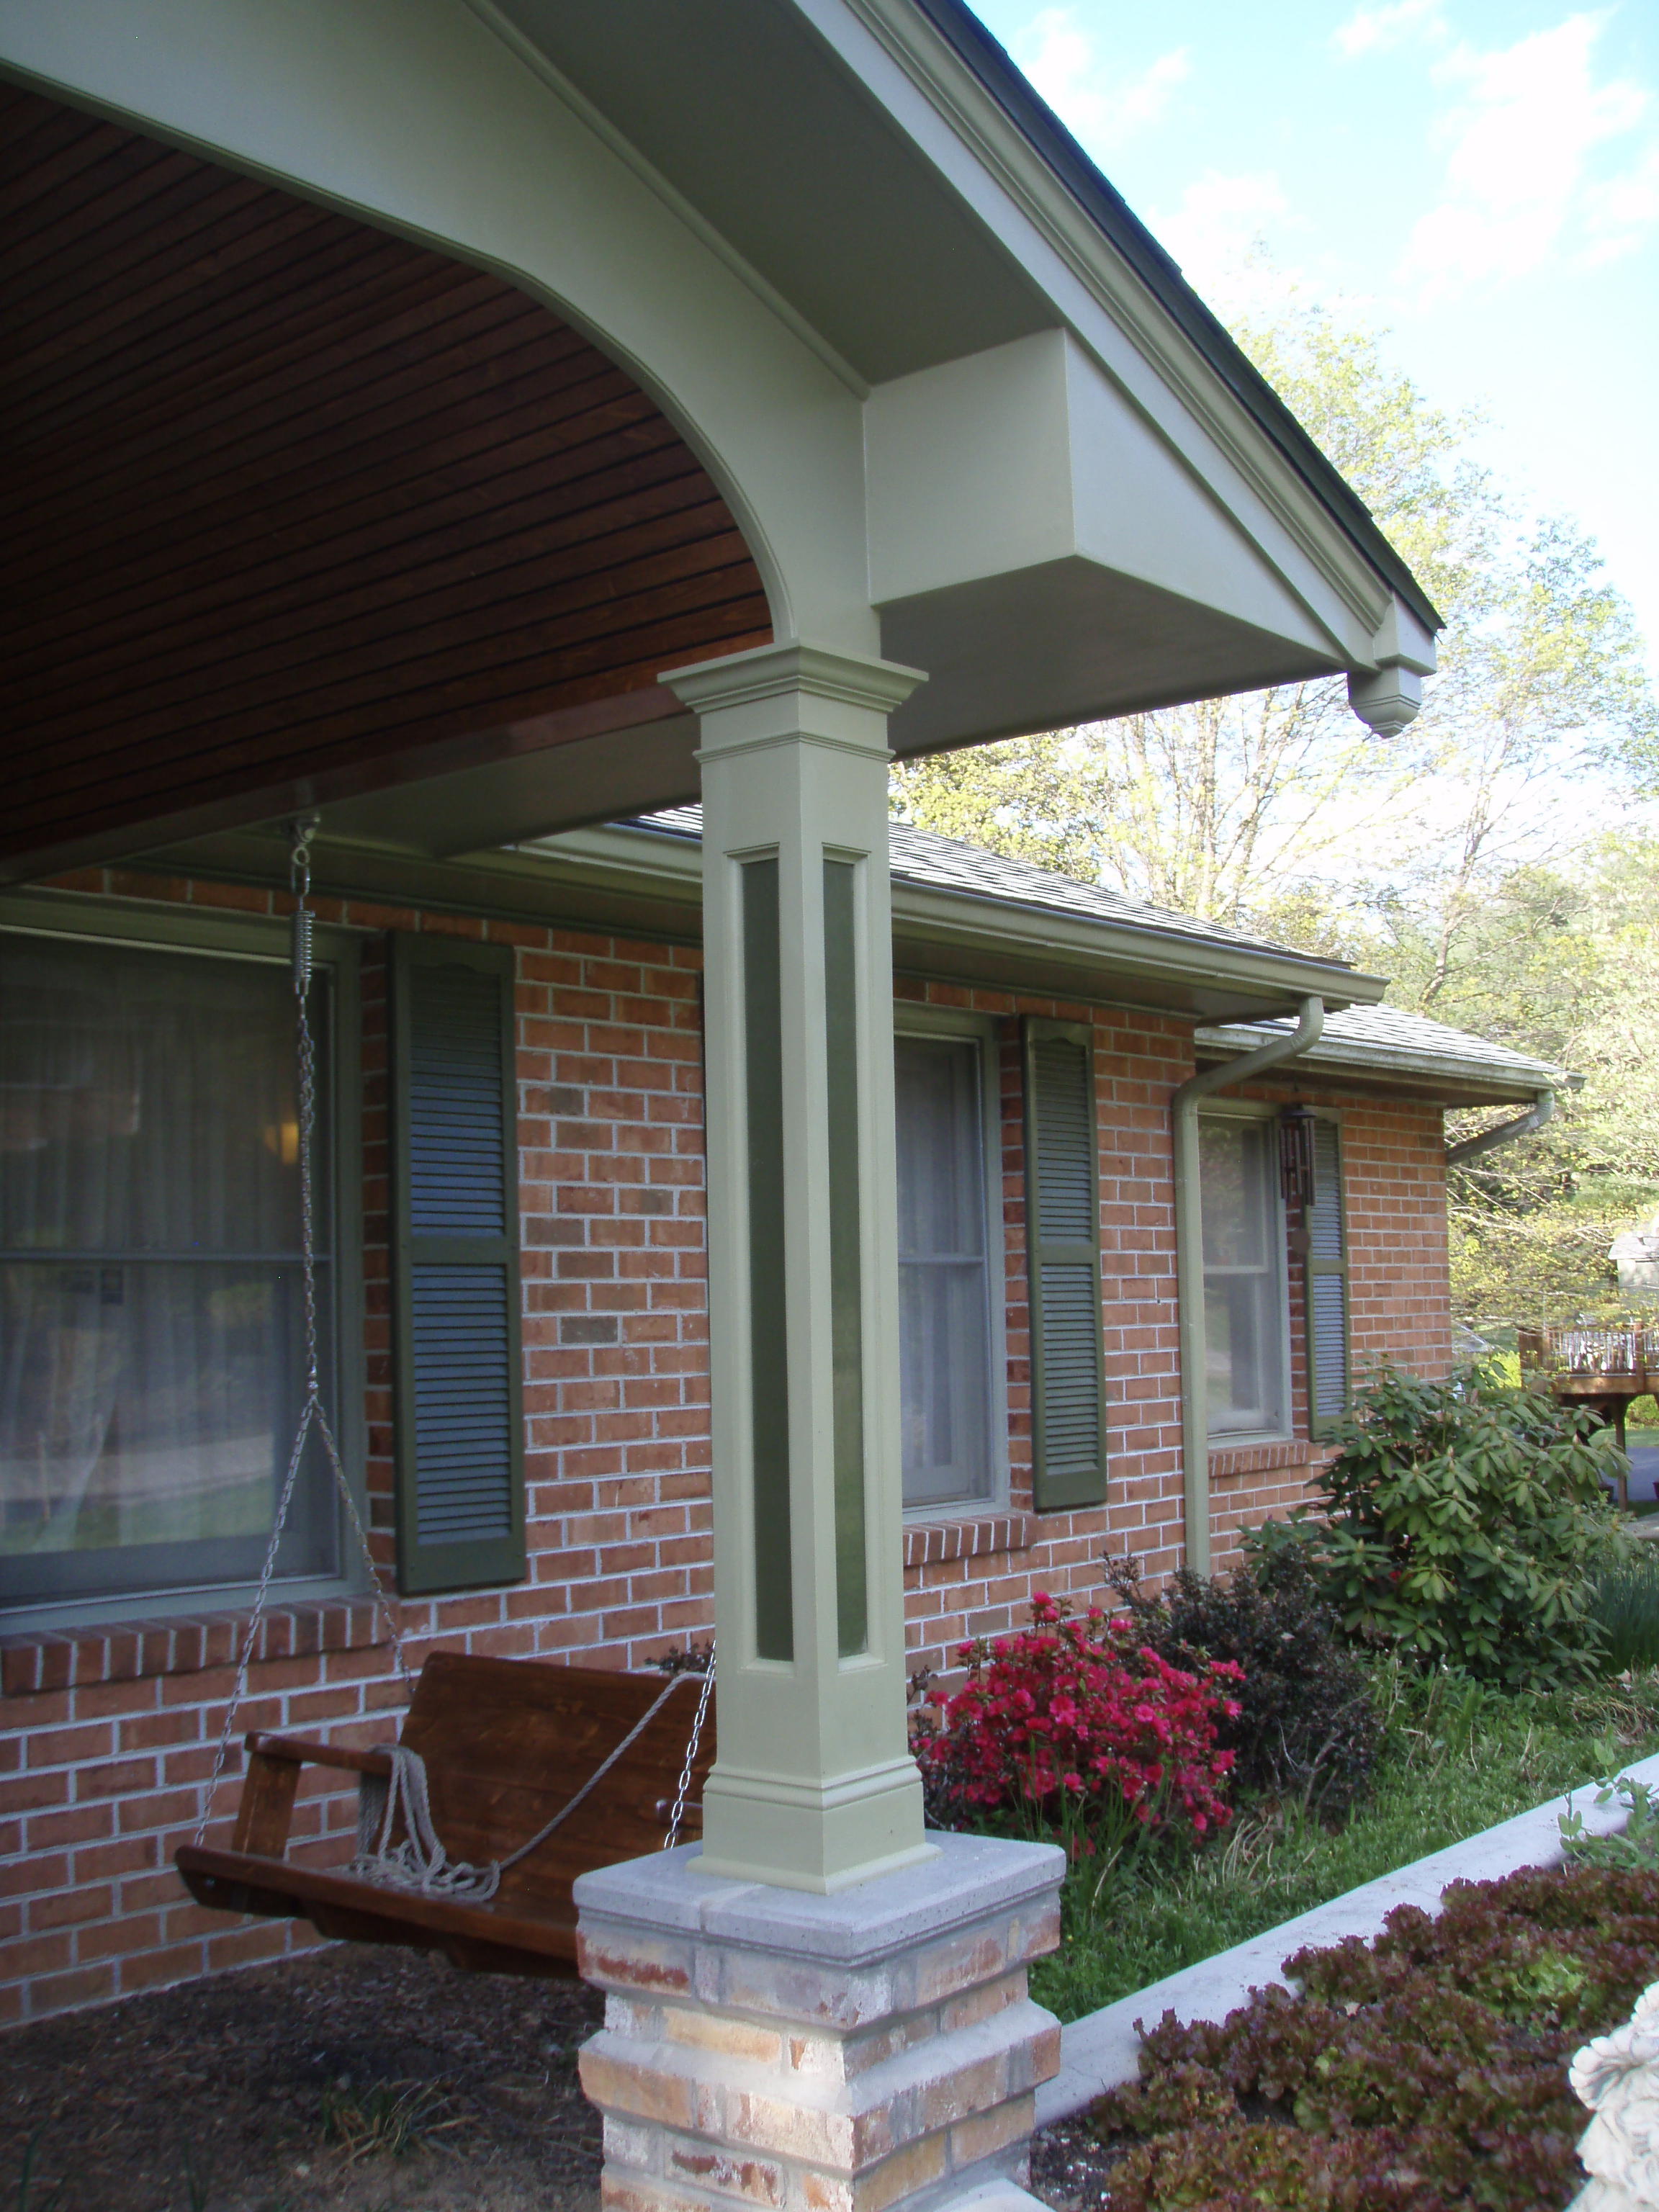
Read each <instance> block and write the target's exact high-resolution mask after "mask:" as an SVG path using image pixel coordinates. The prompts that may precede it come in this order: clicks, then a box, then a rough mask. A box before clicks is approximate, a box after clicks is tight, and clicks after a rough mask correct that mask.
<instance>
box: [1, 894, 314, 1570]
mask: <svg viewBox="0 0 1659 2212" xmlns="http://www.w3.org/2000/svg"><path fill="white" fill-rule="evenodd" d="M327 1014H328V998H327V987H326V983H325V981H323V979H320V978H319V988H318V990H317V994H316V996H315V997H314V998H313V1017H314V1019H315V1022H316V1027H317V1030H318V1034H319V1039H321V1040H324V1041H325V1040H326V1037H327V1034H328V1018H327ZM294 1084H295V1077H294V991H293V986H292V983H291V981H290V980H289V972H288V969H287V966H286V963H284V964H283V965H281V966H277V965H274V964H267V963H264V962H255V961H248V960H237V959H233V958H229V957H206V956H204V955H201V954H197V953H187V952H171V951H153V950H150V949H149V948H144V947H138V946H133V945H121V944H113V943H105V942H100V943H95V944H94V943H88V942H86V941H84V940H80V939H70V938H61V939H52V938H48V937H44V936H42V937H33V936H27V935H24V934H21V933H19V934H16V935H12V934H6V935H0V1595H3V1596H4V1597H5V1598H7V1599H9V1601H12V1602H14V1603H17V1602H27V1601H65V1600H75V1599H85V1598H96V1597H105V1596H111V1595H119V1594H122V1593H125V1592H128V1591H131V1592H134V1593H137V1592H141V1591H162V1590H167V1589H181V1588H188V1587H191V1586H196V1585H211V1584H214V1583H226V1582H236V1581H241V1580H245V1579H250V1580H251V1579H252V1577H254V1576H256V1575H257V1574H258V1571H259V1567H260V1563H261V1560H262V1559H263V1556H264V1547H265V1544H266V1541H267V1540H268V1537H269V1533H270V1524H271V1518H272V1514H273V1511H274V1510H275V1505H276V1493H277V1487H278V1485H279V1483H280V1480H281V1478H282V1475H283V1471H284V1469H285V1468H286V1463H287V1459H288V1455H289V1449H290V1448H291V1444H292V1439H293V1435H294V1429H295V1421H296V1419H297V1417H298V1413H299V1404H300V1386H301V1373H302V1334H301V1285H300V1254H299V1243H300V1176H299V1163H298V1142H297V1139H298V1131H297V1127H296V1119H295V1088H294ZM327 1095H328V1090H327V1083H326V1080H323V1081H321V1082H320V1083H319V1097H321V1098H324V1099H325V1098H326V1097H327ZM323 1119H324V1121H325V1122H326V1116H324V1117H323ZM325 1136H326V1132H324V1137H325ZM325 1150H326V1144H325V1141H324V1144H323V1145H322V1146H320V1147H319V1157H318V1160H317V1166H318V1170H319V1175H318V1189H319V1200H320V1201H321V1202H320V1205H319V1213H318V1230H319V1240H320V1244H321V1251H320V1253H319V1267H318V1287H319V1297H320V1299H321V1304H322V1308H323V1317H324V1328H323V1332H322V1334H323V1343H324V1347H325V1357H326V1352H327V1348H328V1346H329V1345H330V1342H331V1336H332V1328H331V1318H330V1316H331V1307H332V1304H333V1276H334V1268H333V1266H332V1264H331V1262H332V1253H331V1220H330V1214H329V1208H328V1203H327V1194H328V1190H329V1183H330V1176H329V1172H328V1163H327V1159H326V1157H325ZM324 1388H325V1390H328V1389H330V1388H331V1382H330V1378H329V1376H327V1375H326V1374H325V1377H324ZM336 1535H337V1528H336V1518H335V1515H334V1512H333V1509H332V1504H331V1493H330V1492H329V1490H328V1488H327V1487H326V1484H325V1479H324V1470H323V1469H322V1468H321V1466H320V1464H319V1463H313V1464H312V1465H310V1466H308V1467H307V1469H306V1470H305V1474H304V1479H303V1480H301V1486H300V1488H299V1490H298V1492H296V1495H295V1503H294V1505H293V1508H292V1510H291V1514H290V1518H289V1528H288V1534H287V1536H286V1538H285V1541H284V1542H283V1548H282V1552H281V1554H280V1555H279V1558H278V1560H277V1571H278V1573H279V1574H280V1575H283V1576H305V1577H312V1576H319V1575H327V1574H331V1573H333V1572H334V1571H336V1568H337V1559H336Z"/></svg>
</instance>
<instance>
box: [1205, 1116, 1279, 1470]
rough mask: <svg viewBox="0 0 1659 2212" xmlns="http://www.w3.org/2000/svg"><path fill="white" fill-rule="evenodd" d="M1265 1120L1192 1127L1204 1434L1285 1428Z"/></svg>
mask: <svg viewBox="0 0 1659 2212" xmlns="http://www.w3.org/2000/svg"><path fill="white" fill-rule="evenodd" d="M1276 1143H1277V1131H1276V1129H1275V1127H1274V1125H1273V1122H1271V1121H1261V1120H1245V1119H1244V1118H1243V1117H1242V1116H1236V1115H1224V1114H1206V1115H1202V1116H1200V1121H1199V1151H1200V1191H1201V1200H1200V1204H1201V1209H1202V1212H1203V1218H1204V1321H1205V1340H1206V1380H1207V1383H1208V1398H1209V1419H1210V1434H1211V1435H1212V1437H1221V1436H1244V1435H1252V1436H1257V1435H1271V1434H1274V1433H1277V1432H1279V1431H1281V1430H1283V1429H1284V1427H1285V1423H1286V1408H1285V1379H1284V1378H1285V1289H1284V1258H1283V1254H1284V1242H1285V1231H1284V1223H1283V1217H1282V1215H1281V1212H1280V1210H1279V1183H1278V1175H1277V1156H1276V1152H1275V1146H1276Z"/></svg>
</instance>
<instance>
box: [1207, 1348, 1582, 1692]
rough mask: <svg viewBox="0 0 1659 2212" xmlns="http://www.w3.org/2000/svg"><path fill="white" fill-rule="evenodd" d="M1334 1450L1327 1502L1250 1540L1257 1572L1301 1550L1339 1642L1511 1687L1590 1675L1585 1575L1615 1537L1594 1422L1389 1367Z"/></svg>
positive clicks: (1546, 1402)
mask: <svg viewBox="0 0 1659 2212" xmlns="http://www.w3.org/2000/svg"><path fill="white" fill-rule="evenodd" d="M1604 1439H1605V1441H1604ZM1336 1441H1337V1443H1338V1444H1339V1447H1340V1449H1339V1450H1338V1453H1337V1456H1336V1458H1335V1459H1334V1461H1333V1462H1332V1463H1331V1465H1330V1466H1329V1467H1328V1468H1327V1469H1326V1471H1325V1473H1324V1474H1323V1475H1322V1477H1321V1478H1320V1485H1321V1487H1322V1490H1323V1492H1324V1500H1323V1503H1322V1504H1321V1505H1312V1506H1301V1507H1298V1508H1297V1511H1296V1512H1295V1513H1293V1514H1292V1515H1291V1516H1289V1518H1288V1519H1287V1520H1285V1521H1280V1522H1267V1523H1266V1524H1265V1525H1264V1526H1263V1527H1262V1528H1258V1529H1255V1530H1253V1531H1252V1532H1251V1533H1250V1534H1249V1537H1247V1539H1246V1544H1247V1547H1248V1549H1249V1554H1250V1556H1251V1557H1252V1558H1253V1559H1255V1560H1258V1561H1264V1562H1265V1561H1267V1560H1271V1559H1274V1558H1276V1557H1278V1556H1279V1554H1281V1553H1284V1552H1286V1551H1289V1550H1295V1551H1297V1552H1299V1553H1300V1554H1301V1555H1302V1556H1303V1557H1304V1559H1306V1560H1307V1561H1308V1562H1309V1564H1310V1566H1311V1568H1312V1570H1313V1571H1314V1573H1315V1574H1316V1577H1317V1578H1318V1580H1319V1583H1320V1585H1321V1587H1322V1589H1323V1591H1324V1593H1325V1595H1326V1596H1327V1597H1328V1599H1329V1600H1330V1601H1331V1602H1332V1604H1333V1605H1334V1607H1335V1608H1336V1610H1337V1612H1338V1613H1339V1614H1340V1618H1341V1620H1342V1625H1343V1626H1344V1628H1345V1629H1346V1632H1347V1633H1348V1634H1349V1635H1350V1636H1352V1637H1354V1638H1359V1639H1361V1640H1363V1641H1364V1642H1368V1643H1371V1644H1379V1645H1383V1646H1392V1647H1393V1648H1394V1649H1395V1650H1401V1651H1403V1652H1406V1653H1408V1654H1411V1655H1413V1656H1415V1657H1417V1658H1418V1659H1419V1660H1422V1661H1425V1662H1430V1663H1445V1664H1448V1665H1449V1666H1452V1667H1455V1668H1459V1669H1460V1670H1462V1672H1464V1673H1467V1674H1472V1675H1474V1676H1476V1677H1478V1678H1481V1679H1485V1680H1492V1681H1496V1682H1498V1683H1499V1684H1501V1685H1502V1686H1504V1687H1505V1688H1507V1689H1526V1688H1544V1687H1549V1686H1555V1685H1559V1684H1560V1683H1561V1682H1563V1681H1565V1680H1568V1679H1569V1678H1571V1676H1572V1675H1574V1674H1582V1673H1583V1671H1584V1670H1585V1669H1586V1668H1588V1667H1589V1665H1590V1664H1592V1663H1593V1662H1594V1660H1595V1656H1596V1655H1597V1653H1598V1652H1599V1650H1600V1648H1601V1632H1600V1630H1599V1629H1598V1627H1597V1626H1596V1624H1595V1618H1594V1615H1593V1613H1592V1610H1591V1605H1592V1597H1593V1583H1592V1580H1591V1577H1592V1575H1593V1573H1594V1572H1595V1570H1596V1569H1597V1568H1598V1567H1599V1566H1601V1565H1602V1564H1603V1563H1605V1562H1606V1561H1607V1559H1609V1558H1610V1556H1616V1553H1617V1550H1618V1547H1619V1542H1620V1539H1619V1537H1618V1534H1617V1521H1616V1516H1615V1513H1614V1510H1613V1504H1612V1503H1611V1500H1610V1499H1609V1498H1608V1497H1607V1492H1606V1490H1605V1488H1604V1486H1603V1485H1604V1479H1605V1478H1606V1476H1607V1474H1608V1473H1609V1472H1610V1462H1611V1458H1612V1442H1611V1437H1610V1435H1609V1433H1608V1432H1607V1431H1605V1430H1601V1429H1599V1428H1598V1427H1597V1426H1596V1425H1595V1419H1594V1417H1593V1416H1592V1415H1590V1414H1589V1413H1583V1412H1581V1411H1579V1410H1577V1409H1576V1408H1571V1407H1563V1406H1559V1405H1557V1403H1556V1402H1555V1401H1554V1400H1553V1399H1552V1398H1550V1397H1548V1396H1547V1395H1544V1394H1543V1393H1542V1392H1540V1391H1534V1390H1517V1389H1511V1388H1510V1387H1509V1386H1508V1385H1507V1384H1504V1383H1500V1382H1497V1381H1494V1380H1493V1379H1492V1377H1491V1376H1483V1375H1480V1374H1468V1375H1464V1376H1458V1377H1455V1378H1454V1379H1453V1380H1452V1381H1450V1382H1448V1383H1425V1382H1422V1381H1419V1379H1418V1377H1416V1376H1412V1375H1407V1374H1405V1373H1403V1372H1401V1370H1399V1369H1397V1368H1385V1369H1384V1370H1383V1371H1382V1373H1381V1374H1380V1375H1379V1376H1378V1377H1377V1378H1376V1382H1375V1383H1373V1384H1372V1385H1371V1387H1370V1389H1369V1390H1368V1391H1367V1392H1366V1393H1365V1394H1364V1397H1363V1398H1362V1400H1361V1401H1360V1403H1359V1405H1358V1407H1357V1409H1356V1411H1355V1413H1354V1416H1353V1418H1352V1419H1350V1420H1348V1421H1346V1422H1345V1423H1344V1424H1343V1425H1342V1426H1341V1427H1340V1430H1338V1431H1336Z"/></svg>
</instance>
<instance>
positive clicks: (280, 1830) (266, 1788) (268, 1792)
mask: <svg viewBox="0 0 1659 2212" xmlns="http://www.w3.org/2000/svg"><path fill="white" fill-rule="evenodd" d="M246 1741H247V1751H248V1762H247V1779H246V1781H245V1782H244V1783H243V1784H242V1798H241V1803H240V1806H239V1807H238V1808H237V1813H236V1826H235V1830H234V1833H233V1834H232V1837H231V1839H230V1847H231V1849H232V1850H234V1851H250V1852H252V1854H253V1855H254V1857H258V1858H264V1859H280V1858H282V1857H283V1856H284V1855H285V1853H286V1852H287V1850H288V1831H289V1821H290V1820H292V1819H293V1817H294V1794H295V1790H297V1789H298V1788H299V1784H300V1769H301V1767H302V1766H333V1767H337V1768H340V1769H342V1770H343V1771H344V1772H346V1773H348V1774H382V1775H384V1774H390V1772H391V1771H392V1761H391V1760H390V1759H388V1758H387V1757H386V1753H384V1752H383V1751H349V1750H347V1749H346V1747H344V1745H343V1744H331V1743H313V1742H312V1741H310V1740H309V1739H308V1738H307V1737H305V1736H298V1735H264V1734H263V1733H262V1732H260V1731H258V1730H256V1731H255V1733H254V1734H252V1735H250V1736H249V1737H248V1738H247V1739H246Z"/></svg>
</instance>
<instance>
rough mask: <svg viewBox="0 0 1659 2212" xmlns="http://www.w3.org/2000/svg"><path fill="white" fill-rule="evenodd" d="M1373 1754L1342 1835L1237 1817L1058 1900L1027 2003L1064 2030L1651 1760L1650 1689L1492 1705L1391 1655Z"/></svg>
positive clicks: (1293, 1805)
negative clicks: (1184, 1854) (1379, 1747)
mask: <svg viewBox="0 0 1659 2212" xmlns="http://www.w3.org/2000/svg"><path fill="white" fill-rule="evenodd" d="M1372 1671H1373V1674H1374V1677H1375V1680H1376V1692H1377V1704H1378V1707H1379V1710H1380V1711H1382V1713H1383V1723H1384V1730H1385V1735H1384V1747H1383V1756H1382V1758H1381V1759H1379V1761H1378V1763H1377V1765H1376V1769H1375V1771H1374V1772H1373V1775H1372V1778H1371V1785H1370V1790H1369V1792H1368V1793H1367V1795H1366V1796H1365V1798H1364V1801H1363V1802H1361V1803H1360V1804H1359V1805H1358V1806H1357V1807H1356V1808H1354V1810H1353V1811H1352V1813H1351V1814H1349V1816H1348V1818H1347V1819H1346V1821H1344V1822H1343V1823H1342V1824H1341V1825H1340V1826H1335V1827H1333V1826H1330V1825H1329V1824H1328V1823H1327V1822H1324V1821H1321V1820H1318V1819H1316V1818H1315V1817H1313V1816H1312V1815H1310V1814H1308V1813H1306V1812H1305V1811H1304V1808H1302V1807H1301V1806H1300V1805H1299V1804H1297V1802H1295V1801H1294V1800H1291V1801H1288V1802H1285V1803H1282V1804H1279V1805H1276V1806H1271V1807H1265V1806H1263V1807H1255V1808H1243V1809H1242V1810H1241V1811H1240V1813H1239V1814H1238V1817H1237V1820H1235V1822H1234V1824H1233V1826H1232V1828H1231V1830H1230V1831H1229V1832H1228V1834H1227V1835H1226V1837H1225V1838H1224V1839H1222V1840H1221V1841H1220V1842H1219V1843H1218V1844H1216V1845H1214V1846H1213V1847H1212V1849H1210V1850H1206V1851H1203V1852H1200V1854H1199V1855H1198V1856H1197V1857H1195V1858H1193V1859H1190V1860H1188V1861H1186V1862H1185V1863H1175V1862H1170V1863H1164V1864H1161V1865H1160V1864H1152V1863H1145V1862H1142V1863H1135V1864H1133V1865H1121V1866H1119V1867H1116V1868H1115V1869H1112V1871H1111V1874H1110V1875H1109V1879H1108V1881H1106V1882H1105V1883H1103V1884H1100V1885H1098V1888H1097V1882H1096V1880H1095V1878H1094V1877H1093V1876H1092V1875H1089V1874H1085V1872H1084V1870H1083V1869H1078V1871H1077V1873H1076V1874H1075V1875H1074V1876H1073V1878H1071V1879H1070V1880H1068V1882H1067V1885H1066V1892H1065V1893H1064V1894H1065V1911H1066V1942H1065V1943H1064V1945H1063V1946H1062V1948H1060V1951H1059V1952H1057V1953H1056V1954H1054V1956H1053V1957H1052V1958H1048V1959H1042V1960H1038V1961H1037V1963H1036V1966H1035V1967H1034V1968H1033V1970H1032V1990H1033V1993H1034V1995H1035V1996H1036V1998H1037V2001H1038V2002H1039V2003H1041V2004H1046V2005H1048V2006H1049V2007H1050V2008H1052V2009H1053V2010H1054V2011H1055V2012H1057V2013H1058V2014H1059V2015H1060V2018H1061V2019H1062V2020H1076V2019H1078V2018H1079V2017H1080V2016H1081V2015H1083V2014H1084V2013H1086V2012H1091V2011H1093V2010H1094V2009H1095V2008H1097V2007H1098V2006H1100V2005H1104V2004H1111V2003H1113V2002H1115V2000H1116V1999H1117V1998H1119V1997H1123V1996H1131V1995H1132V1994H1133V1992H1134V1991H1135V1990H1144V1989H1146V1987H1147V1986H1148V1985H1149V1984H1151V1983H1152V1982H1156V1981H1160V1980H1162V1978H1164V1975H1165V1974H1172V1973H1175V1972H1177V1971H1178V1970H1179V1969H1180V1968H1181V1967H1182V1966H1192V1965H1194V1963H1195V1962H1196V1961H1197V1960H1200V1959H1207V1958H1209V1957H1211V1956H1212V1955H1213V1954H1215V1953H1216V1952H1218V1951H1225V1949H1227V1948H1228V1947H1229V1946H1230V1945H1231V1944H1234V1943H1243V1942H1245V1941H1247V1940H1248V1939H1249V1937H1250V1936H1259V1935H1261V1934H1262V1933H1264V1932H1265V1931H1266V1930H1267V1929H1270V1928H1277V1927H1278V1926H1279V1925H1280V1923H1283V1922H1284V1921H1286V1920H1290V1919H1292V1918H1294V1917H1295V1916H1296V1915H1297V1913H1299V1912H1306V1911H1310V1910H1311V1909H1312V1908H1313V1906H1315V1905H1323V1904H1324V1903H1326V1902H1327V1900H1328V1899H1331V1898H1333V1897H1340V1896H1342V1895H1343V1894H1344V1893H1346V1891H1348V1890H1351V1889H1356V1888H1358V1887H1359V1885H1360V1884H1361V1883H1362V1882H1367V1881H1376V1879H1377V1878H1378V1877H1379V1876H1380V1875H1386V1874H1389V1873H1390V1872H1392V1870H1393V1869H1395V1868H1396V1867H1401V1866H1406V1865H1407V1864H1409V1863H1411V1862H1412V1861H1413V1859H1418V1858H1420V1857H1422V1856H1423V1855H1424V1853H1425V1851H1434V1850H1442V1849H1443V1848H1444V1846H1445V1845H1447V1844H1455V1843H1459V1842H1461V1841H1462V1839H1463V1838H1464V1837H1466V1836H1473V1835H1477V1834H1479V1833H1480V1831H1481V1830H1482V1829H1483V1828H1488V1827H1491V1826H1492V1825H1493V1824H1494V1823H1495V1822H1497V1821H1498V1820H1508V1819H1509V1818H1510V1816H1511V1815H1512V1814H1516V1813H1523V1812H1526V1811H1528V1810H1529V1809H1530V1808H1532V1807H1533V1806H1534V1805H1539V1804H1542V1803H1544V1802H1547V1800H1548V1799H1550V1798H1552V1797H1559V1796H1561V1795H1562V1794H1563V1793H1564V1792H1565V1791H1566V1790H1572V1789H1576V1788H1577V1787H1578V1786H1579V1784H1582V1783H1584V1782H1586V1781H1588V1780H1589V1778H1590V1777H1591V1776H1593V1775H1597V1774H1606V1773H1608V1772H1610V1771H1617V1770H1618V1769H1619V1767H1620V1765H1623V1764H1628V1762H1629V1761H1630V1760H1632V1759H1641V1758H1645V1757H1646V1756H1648V1755H1649V1754H1650V1753H1653V1752H1656V1751H1659V1677H1656V1676H1653V1675H1642V1676H1639V1677H1638V1678H1637V1679H1635V1680H1632V1681H1630V1682H1623V1681H1607V1680H1592V1681H1590V1682H1588V1683H1585V1684H1583V1686H1576V1687H1574V1688H1571V1689H1568V1690H1560V1691H1550V1692H1534V1693H1529V1694H1527V1695H1521V1696H1516V1695H1505V1694H1504V1693H1503V1692H1499V1691H1498V1690H1495V1689H1493V1688H1492V1686H1490V1685H1489V1684H1486V1683H1480V1682H1473V1681H1471V1680H1469V1679H1468V1677H1467V1676H1462V1675H1454V1674H1445V1673H1443V1672H1441V1671H1435V1672H1432V1673H1429V1674H1425V1673H1423V1672H1421V1671H1420V1670H1419V1668H1417V1667H1416V1666H1414V1665H1410V1664H1407V1663H1406V1662H1403V1661H1401V1660H1400V1659H1398V1658H1389V1659H1385V1660H1382V1661H1377V1662H1372Z"/></svg>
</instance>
